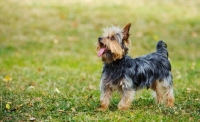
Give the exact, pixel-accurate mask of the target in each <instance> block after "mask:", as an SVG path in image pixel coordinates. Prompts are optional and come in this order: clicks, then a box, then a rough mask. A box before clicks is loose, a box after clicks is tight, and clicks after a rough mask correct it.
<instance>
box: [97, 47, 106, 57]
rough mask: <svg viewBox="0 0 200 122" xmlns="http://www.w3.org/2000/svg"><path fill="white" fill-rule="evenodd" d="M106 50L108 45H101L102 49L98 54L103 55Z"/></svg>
mask: <svg viewBox="0 0 200 122" xmlns="http://www.w3.org/2000/svg"><path fill="white" fill-rule="evenodd" d="M104 52H106V47H101V48H100V50H99V51H98V56H99V57H100V56H102V55H103V53H104Z"/></svg>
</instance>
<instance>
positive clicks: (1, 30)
mask: <svg viewBox="0 0 200 122" xmlns="http://www.w3.org/2000/svg"><path fill="white" fill-rule="evenodd" d="M199 6H200V1H198V0H192V1H185V0H154V1H149V0H140V1H138V0H110V1H108V0H101V1H100V0H99V1H94V0H71V1H69V0H48V1H44V0H20V1H18V0H1V1H0V78H1V79H0V80H1V82H2V83H1V85H0V87H1V88H0V91H1V95H2V96H3V97H2V99H1V101H3V99H4V100H5V99H6V100H5V101H3V105H4V104H6V103H7V102H8V101H13V100H14V101H15V100H16V99H15V97H16V96H18V97H19V96H20V97H21V99H26V98H27V97H29V95H28V94H25V93H24V91H27V90H28V91H29V90H30V89H34V90H37V91H38V93H37V94H42V95H44V94H50V95H51V94H52V93H54V92H59V93H60V94H62V95H63V96H64V97H66V98H69V97H70V98H71V99H70V100H72V101H76V99H79V98H80V99H81V98H82V97H84V96H86V97H87V96H88V95H90V94H91V91H92V94H93V96H94V97H93V99H94V100H96V101H97V102H98V98H99V79H100V76H101V70H102V66H103V65H102V62H101V59H100V58H98V57H97V51H96V43H97V38H98V37H99V36H101V35H102V32H103V29H104V28H105V27H109V26H112V25H116V26H119V27H124V26H125V25H126V24H127V23H129V22H130V23H131V24H132V26H131V30H130V34H131V36H130V40H131V45H130V50H129V55H130V56H132V57H137V56H141V55H144V54H147V53H150V52H153V51H155V48H156V43H157V42H158V40H163V41H165V42H166V43H167V45H168V51H169V58H170V61H171V64H172V73H173V76H174V87H175V96H179V97H178V98H177V99H178V100H177V101H178V103H180V104H181V100H184V99H187V98H184V97H181V96H185V95H184V94H185V91H187V93H195V94H194V96H193V98H192V99H191V101H193V100H194V101H195V99H196V98H199V88H200V77H199V76H200V75H199V74H200V7H199ZM13 94H15V97H14V96H13ZM21 94H23V95H21ZM144 94H146V92H145V93H144ZM34 95H35V93H34ZM188 95H189V94H188ZM5 96H6V97H5ZM144 96H145V95H144ZM146 96H147V97H149V96H148V95H146ZM52 99H53V98H52ZM188 99H189V98H188ZM196 102H199V99H198V100H197V101H196ZM15 103H16V104H20V103H23V101H19V100H16V102H15ZM178 103H177V104H178ZM13 104H14V103H13ZM75 104H76V102H75V103H71V104H70V105H69V106H73V105H75ZM96 104H97V103H96ZM13 106H14V105H13ZM93 107H94V108H95V107H96V106H93ZM69 108H71V107H69ZM73 108H75V107H73ZM67 109H68V108H66V110H67Z"/></svg>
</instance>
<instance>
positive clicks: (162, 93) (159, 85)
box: [151, 80, 174, 107]
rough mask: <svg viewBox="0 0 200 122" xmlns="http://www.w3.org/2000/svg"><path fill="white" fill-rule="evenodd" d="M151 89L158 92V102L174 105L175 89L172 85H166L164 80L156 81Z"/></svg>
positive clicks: (169, 105)
mask: <svg viewBox="0 0 200 122" xmlns="http://www.w3.org/2000/svg"><path fill="white" fill-rule="evenodd" d="M151 89H152V90H154V91H155V92H156V102H157V103H158V104H164V103H165V104H166V106H168V107H172V106H174V94H173V89H172V88H171V87H170V86H166V85H165V84H164V81H159V80H157V81H155V82H154V83H153V85H152V86H151Z"/></svg>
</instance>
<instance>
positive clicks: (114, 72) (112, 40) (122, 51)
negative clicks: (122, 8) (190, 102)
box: [97, 23, 174, 110]
mask: <svg viewBox="0 0 200 122" xmlns="http://www.w3.org/2000/svg"><path fill="white" fill-rule="evenodd" d="M130 26H131V24H130V23H128V24H127V25H126V26H125V27H124V28H123V29H121V28H119V27H116V26H112V27H111V28H106V29H104V33H103V36H101V37H99V38H98V45H97V50H98V56H99V57H101V59H102V61H103V63H104V67H103V71H102V75H101V80H100V91H101V96H100V108H99V109H98V110H106V109H107V108H108V106H109V103H110V100H111V95H112V92H113V91H116V90H117V91H119V92H120V93H121V101H120V102H119V103H118V109H119V110H126V109H128V108H129V107H130V106H131V103H132V101H133V98H134V94H135V92H136V91H137V90H139V89H142V88H147V89H149V88H150V89H152V90H153V91H154V94H155V97H156V102H157V103H158V104H165V105H166V106H168V107H172V106H173V105H174V93H173V81H172V74H171V64H170V62H169V60H168V51H167V45H166V43H165V42H163V41H159V42H158V43H157V47H156V52H153V53H150V54H148V55H144V56H141V57H138V58H134V59H133V58H131V57H129V56H128V55H127V53H128V45H129V30H130Z"/></svg>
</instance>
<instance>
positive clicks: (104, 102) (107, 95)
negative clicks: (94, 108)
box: [98, 87, 112, 111]
mask: <svg viewBox="0 0 200 122" xmlns="http://www.w3.org/2000/svg"><path fill="white" fill-rule="evenodd" d="M111 94H112V90H111V89H110V88H108V87H107V88H106V90H105V91H104V93H102V94H101V97H100V108H99V109H98V110H100V111H102V110H106V109H107V108H108V106H109V104H110V99H111Z"/></svg>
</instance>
